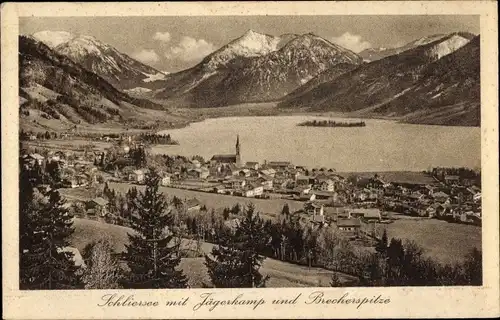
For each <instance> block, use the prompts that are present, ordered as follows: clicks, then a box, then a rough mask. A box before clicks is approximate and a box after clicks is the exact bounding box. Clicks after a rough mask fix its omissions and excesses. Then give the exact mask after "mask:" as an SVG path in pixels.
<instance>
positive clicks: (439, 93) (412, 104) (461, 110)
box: [375, 36, 481, 126]
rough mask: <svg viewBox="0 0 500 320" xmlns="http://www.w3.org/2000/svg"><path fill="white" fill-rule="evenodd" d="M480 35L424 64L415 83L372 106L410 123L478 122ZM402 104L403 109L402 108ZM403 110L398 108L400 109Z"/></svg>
mask: <svg viewBox="0 0 500 320" xmlns="http://www.w3.org/2000/svg"><path fill="white" fill-rule="evenodd" d="M479 58H480V38H479V36H478V37H476V38H474V39H473V40H471V41H470V43H468V44H467V45H465V46H463V47H462V48H460V49H458V50H457V51H455V52H453V53H452V54H450V55H447V56H445V57H443V58H442V59H439V60H437V61H436V62H434V63H432V64H430V65H429V66H427V68H426V69H425V70H424V72H423V75H422V79H421V80H420V81H419V83H418V84H417V85H416V86H414V87H412V88H411V89H409V90H408V91H407V92H406V93H405V94H404V95H402V96H400V97H398V98H397V99H395V100H393V101H391V102H389V103H388V104H386V105H384V106H383V107H382V108H381V109H379V110H375V111H376V112H378V113H393V112H396V113H404V114H407V117H406V121H407V122H411V123H426V124H444V125H467V126H479V125H480V123H481V107H480V106H481V104H480V102H481V88H480V82H481V77H480V74H481V72H480V61H479ZM402 106H404V109H403V108H402ZM401 109H403V110H404V111H403V112H401V111H400V110H401Z"/></svg>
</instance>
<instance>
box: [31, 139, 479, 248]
mask: <svg viewBox="0 0 500 320" xmlns="http://www.w3.org/2000/svg"><path fill="white" fill-rule="evenodd" d="M114 139H115V141H114V142H115V143H114V144H113V146H112V147H111V148H108V149H107V150H105V151H89V150H85V151H84V152H73V151H60V150H46V149H44V150H39V149H36V150H35V151H37V152H26V153H24V154H22V157H21V161H22V164H23V165H26V166H30V167H33V166H40V167H43V168H44V169H45V171H46V172H47V173H48V174H49V175H52V174H53V175H54V176H55V180H57V181H58V186H59V187H60V191H61V194H62V195H63V196H64V197H65V198H66V200H67V203H66V206H68V207H77V208H79V210H76V212H75V213H76V216H84V217H88V218H90V219H104V220H105V221H112V222H114V223H120V222H119V220H117V219H113V217H112V215H113V211H116V210H112V209H110V203H109V200H110V199H108V198H109V197H107V196H106V192H105V191H104V192H103V189H105V187H106V188H108V189H109V184H110V183H111V184H112V183H116V184H125V185H129V186H130V187H133V186H141V185H142V184H144V182H145V179H146V176H147V173H148V171H149V168H154V169H155V170H156V171H157V172H159V174H160V175H161V185H162V186H163V187H168V188H174V189H182V190H188V191H196V192H203V193H209V194H212V197H218V196H226V197H227V196H231V197H234V198H235V200H236V203H238V202H239V200H238V199H239V198H245V199H247V200H251V199H259V200H264V201H266V200H267V201H276V200H280V201H284V203H286V202H287V201H288V202H290V203H293V204H297V203H301V205H300V207H297V205H295V206H292V207H291V208H292V209H291V210H290V211H291V212H290V214H291V215H294V216H296V217H298V218H299V219H300V220H301V221H302V222H303V223H305V224H306V225H307V224H309V225H311V226H315V227H331V228H335V229H336V230H338V231H339V232H341V233H342V234H345V235H346V237H347V238H348V239H352V240H356V239H359V238H360V237H363V236H369V237H372V238H374V237H375V238H376V237H379V236H380V234H376V233H375V234H374V232H371V231H370V230H375V228H371V227H370V226H372V225H373V224H381V225H383V224H390V223H392V222H393V221H394V219H397V217H402V216H404V217H417V218H421V219H431V218H433V219H442V220H446V221H448V222H453V223H466V224H474V225H481V189H480V187H479V186H478V185H479V183H478V181H480V176H479V175H478V174H477V173H474V172H473V171H472V170H468V169H463V170H462V171H463V172H462V171H461V172H459V173H458V174H450V173H456V172H453V170H455V171H457V169H444V168H441V169H440V168H435V169H433V170H432V171H429V172H425V173H418V174H415V173H413V174H412V175H410V176H408V174H406V175H405V173H401V174H392V175H389V176H385V175H384V173H368V174H362V175H361V174H339V173H337V172H336V171H335V169H333V168H330V169H327V168H312V169H309V168H306V167H303V166H297V165H294V164H292V163H290V162H288V161H264V162H263V163H259V162H242V159H241V145H240V141H239V137H236V145H235V151H236V152H235V153H234V154H225V155H213V156H212V158H211V159H210V160H204V159H203V158H202V157H201V156H193V157H192V158H187V157H183V156H169V155H152V154H149V152H148V151H147V149H148V147H147V146H146V145H145V144H144V143H143V142H141V141H139V142H135V141H134V139H133V138H132V137H131V136H128V137H125V138H123V137H120V138H117V137H115V138H114ZM464 172H465V173H464ZM47 188H49V186H47ZM96 190H97V191H96ZM78 195H80V196H78ZM82 195H83V196H82ZM182 200H183V201H184V205H185V207H186V208H185V209H186V210H187V211H189V212H192V211H199V210H200V209H201V208H202V207H204V208H206V207H209V206H210V205H211V204H210V203H207V202H205V203H202V202H200V201H199V200H198V199H197V198H196V197H192V198H188V197H185V198H184V199H182ZM287 206H288V203H287ZM217 209H221V210H222V208H217ZM263 214H266V212H263ZM270 214H271V213H270ZM271 216H272V214H271ZM231 220H232V221H228V224H233V225H234V224H238V222H239V221H238V218H237V217H236V218H233V219H231Z"/></svg>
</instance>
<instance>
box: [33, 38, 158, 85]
mask: <svg viewBox="0 0 500 320" xmlns="http://www.w3.org/2000/svg"><path fill="white" fill-rule="evenodd" d="M68 34H69V33H68ZM34 37H35V38H36V36H34ZM68 37H69V36H68ZM38 40H39V41H42V40H40V39H38ZM42 42H44V41H42ZM46 42H50V41H49V40H47V39H45V42H44V43H45V44H47V43H46ZM49 47H50V46H49ZM53 49H54V50H55V51H56V52H58V53H60V54H63V55H65V56H67V57H69V58H70V59H71V60H73V61H74V62H76V63H79V64H80V65H82V66H83V67H84V68H86V69H87V70H89V71H91V72H94V73H96V74H98V75H100V76H101V77H103V78H104V79H105V80H106V81H107V82H109V83H110V84H112V85H113V86H115V87H116V88H118V89H120V90H126V89H132V88H136V87H144V88H148V89H154V88H156V87H157V86H159V84H158V83H159V82H160V81H161V80H163V79H164V78H165V77H166V75H165V74H164V73H163V72H161V71H158V70H157V69H155V68H153V67H151V66H149V65H146V64H144V63H142V62H139V61H137V60H135V59H133V58H131V57H130V56H128V55H127V54H125V53H122V52H120V51H119V50H117V49H116V48H115V47H113V46H111V45H109V44H106V43H104V42H102V41H100V40H98V39H97V38H95V37H93V36H89V35H71V36H70V38H68V39H66V41H63V42H61V43H59V44H58V45H57V46H54V47H53ZM158 80H160V81H158Z"/></svg>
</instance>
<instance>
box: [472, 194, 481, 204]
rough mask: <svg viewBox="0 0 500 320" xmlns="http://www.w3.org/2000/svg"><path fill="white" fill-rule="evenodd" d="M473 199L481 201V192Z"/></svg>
mask: <svg viewBox="0 0 500 320" xmlns="http://www.w3.org/2000/svg"><path fill="white" fill-rule="evenodd" d="M472 200H473V201H474V202H479V201H481V192H478V193H476V194H475V195H473V196H472Z"/></svg>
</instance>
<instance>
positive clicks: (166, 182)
mask: <svg viewBox="0 0 500 320" xmlns="http://www.w3.org/2000/svg"><path fill="white" fill-rule="evenodd" d="M171 183H172V177H171V176H170V175H168V174H165V175H164V176H163V177H162V178H161V180H160V184H161V185H162V186H169V185H170V184H171Z"/></svg>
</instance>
